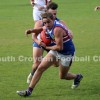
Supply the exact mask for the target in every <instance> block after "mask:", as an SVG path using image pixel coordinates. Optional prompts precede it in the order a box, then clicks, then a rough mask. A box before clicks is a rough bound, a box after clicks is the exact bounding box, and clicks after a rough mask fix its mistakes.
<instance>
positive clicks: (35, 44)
mask: <svg viewBox="0 0 100 100" xmlns="http://www.w3.org/2000/svg"><path fill="white" fill-rule="evenodd" d="M33 47H37V48H42V47H41V46H39V45H38V44H37V43H36V42H33Z"/></svg>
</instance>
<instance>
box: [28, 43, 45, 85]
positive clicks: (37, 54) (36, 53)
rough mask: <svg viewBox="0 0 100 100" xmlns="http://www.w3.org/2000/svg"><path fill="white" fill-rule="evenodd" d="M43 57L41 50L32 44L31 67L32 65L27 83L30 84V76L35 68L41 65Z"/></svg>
mask: <svg viewBox="0 0 100 100" xmlns="http://www.w3.org/2000/svg"><path fill="white" fill-rule="evenodd" d="M42 55H43V49H42V48H41V47H40V46H39V45H38V44H36V43H35V42H34V44H33V62H34V63H33V65H32V71H31V73H30V74H29V75H28V77H27V83H28V84H30V82H31V79H32V76H33V75H34V72H35V71H36V69H37V67H38V66H39V64H40V63H41V60H42Z"/></svg>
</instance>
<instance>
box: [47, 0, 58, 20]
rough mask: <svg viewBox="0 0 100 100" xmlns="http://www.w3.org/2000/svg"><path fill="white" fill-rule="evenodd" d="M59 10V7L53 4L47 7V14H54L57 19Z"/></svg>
mask: <svg viewBox="0 0 100 100" xmlns="http://www.w3.org/2000/svg"><path fill="white" fill-rule="evenodd" d="M57 8H58V5H57V4H56V3H55V2H51V3H49V4H48V5H47V12H50V13H52V14H53V16H54V18H55V19H56V15H57Z"/></svg>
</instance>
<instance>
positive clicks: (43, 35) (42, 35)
mask: <svg viewBox="0 0 100 100" xmlns="http://www.w3.org/2000/svg"><path fill="white" fill-rule="evenodd" d="M40 38H41V40H42V42H44V43H45V44H46V45H49V44H50V43H51V38H50V36H49V34H46V30H43V31H42V32H41V33H40Z"/></svg>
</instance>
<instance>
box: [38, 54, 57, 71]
mask: <svg viewBox="0 0 100 100" xmlns="http://www.w3.org/2000/svg"><path fill="white" fill-rule="evenodd" d="M55 60H56V57H55V56H54V55H52V54H50V53H48V54H47V55H46V56H45V57H44V58H43V60H42V62H41V64H40V65H39V68H40V69H42V70H46V69H47V68H49V67H50V66H51V65H53V63H54V62H55Z"/></svg>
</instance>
